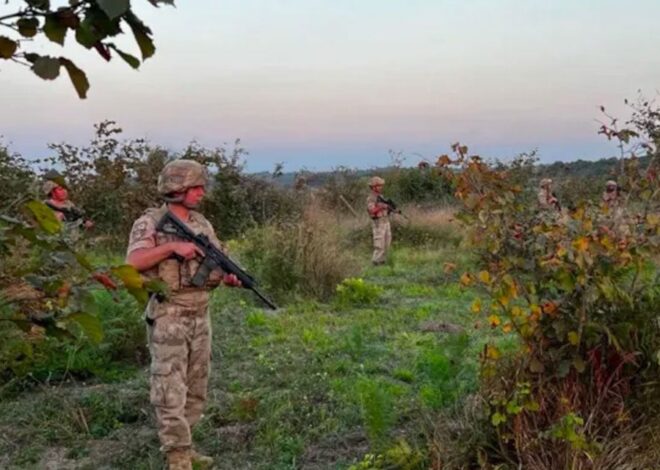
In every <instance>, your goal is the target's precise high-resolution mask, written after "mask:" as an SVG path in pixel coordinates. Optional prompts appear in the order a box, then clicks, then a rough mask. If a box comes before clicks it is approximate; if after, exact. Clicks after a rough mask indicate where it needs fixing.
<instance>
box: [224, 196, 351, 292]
mask: <svg viewBox="0 0 660 470" xmlns="http://www.w3.org/2000/svg"><path fill="white" fill-rule="evenodd" d="M237 250H238V254H239V256H240V258H241V261H242V262H244V263H245V264H246V265H247V266H248V267H249V268H250V270H251V271H253V272H254V273H255V275H256V276H257V278H258V279H259V280H260V282H261V283H262V284H264V285H265V286H266V287H267V289H268V291H269V292H271V293H273V294H274V295H275V296H276V297H278V298H279V299H284V298H285V297H287V296H289V295H291V294H301V295H304V296H311V297H314V298H317V299H320V300H326V299H328V298H330V297H331V296H332V294H333V293H334V291H335V288H336V286H337V284H339V283H340V282H341V281H342V280H343V279H345V278H347V277H349V276H352V275H354V274H356V273H357V272H358V271H359V268H360V264H359V262H358V260H357V258H356V257H355V256H354V255H353V254H352V253H351V252H349V251H347V250H346V249H345V248H344V246H343V241H342V235H341V231H340V230H339V227H338V226H337V224H336V222H335V219H334V217H332V215H331V214H329V213H328V212H325V211H323V210H321V209H320V208H319V207H318V206H315V205H312V206H309V207H307V208H306V210H305V211H304V212H303V214H302V216H301V218H300V219H299V220H298V221H296V222H281V223H275V224H271V225H267V226H264V227H257V228H254V229H252V230H250V231H248V232H247V234H246V235H245V237H244V238H243V239H242V240H241V241H240V242H239V243H238V244H237Z"/></svg>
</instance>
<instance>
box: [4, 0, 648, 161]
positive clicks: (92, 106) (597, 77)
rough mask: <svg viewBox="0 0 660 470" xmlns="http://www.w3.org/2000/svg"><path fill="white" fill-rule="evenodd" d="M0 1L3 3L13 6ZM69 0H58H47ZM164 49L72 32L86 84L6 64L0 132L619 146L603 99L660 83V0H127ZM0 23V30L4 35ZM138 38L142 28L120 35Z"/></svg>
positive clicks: (431, 151)
mask: <svg viewBox="0 0 660 470" xmlns="http://www.w3.org/2000/svg"><path fill="white" fill-rule="evenodd" d="M20 3H22V2H20V1H18V0H9V4H8V5H5V4H4V2H2V3H0V16H1V15H2V14H3V13H6V12H9V11H12V7H14V10H15V7H16V6H17V5H19V4H20ZM52 3H55V4H57V2H55V1H54V2H52ZM132 4H133V5H134V8H135V10H136V11H137V12H138V14H139V16H141V17H142V18H143V19H144V20H145V22H146V23H147V24H148V25H149V26H150V27H151V29H152V30H153V32H154V39H155V43H156V47H157V51H156V54H155V56H154V57H152V58H150V59H148V60H147V61H146V62H145V63H144V64H143V65H142V66H141V68H140V70H139V71H135V70H133V69H131V68H130V67H128V65H126V64H125V63H123V62H122V61H121V60H120V59H119V58H114V59H113V60H112V61H111V62H110V63H106V62H104V61H103V60H102V59H101V58H100V56H98V54H96V52H93V51H87V50H85V49H83V48H82V47H80V46H78V45H77V44H76V43H75V41H74V38H73V37H72V36H71V35H70V36H69V37H67V45H66V46H65V49H64V51H63V50H62V48H61V47H60V46H59V45H56V44H52V43H47V42H39V43H36V44H35V45H34V47H35V48H36V49H37V52H40V53H50V54H53V55H62V54H63V53H66V55H67V56H68V57H70V58H71V59H73V60H74V62H76V64H78V65H79V66H80V67H82V68H83V69H84V70H85V71H86V72H87V75H88V77H89V80H90V82H91V89H90V91H89V94H88V98H87V100H79V99H78V98H77V97H76V95H75V92H74V90H73V88H72V86H71V84H70V82H69V81H68V77H66V75H63V76H61V77H60V78H59V79H58V80H56V81H53V82H45V81H42V80H41V79H39V78H37V77H36V76H34V75H33V74H32V72H30V71H29V70H28V69H26V68H24V67H21V66H18V65H15V64H13V63H0V135H2V136H3V138H2V139H3V141H4V143H5V144H9V146H10V148H11V149H12V150H14V151H17V152H20V153H22V154H23V155H25V156H27V157H30V158H37V157H42V156H45V155H48V149H47V144H48V143H49V142H61V141H66V142H68V143H73V144H77V145H83V144H85V143H86V142H88V141H89V140H90V139H91V136H92V131H93V123H95V122H99V121H101V120H103V119H112V120H115V121H117V122H118V123H119V124H120V126H121V127H122V128H123V129H124V131H125V132H124V135H125V136H126V137H127V138H135V137H146V138H148V139H149V140H150V141H151V142H153V143H155V144H159V145H162V146H165V147H167V148H170V149H172V150H175V151H176V150H180V149H181V148H183V147H185V145H186V144H187V143H188V142H190V141H191V140H193V139H195V140H197V141H199V142H200V143H202V144H203V145H207V146H210V147H215V146H222V145H224V144H225V143H228V146H229V147H230V148H231V146H232V143H233V141H234V140H235V139H237V138H240V139H241V143H242V146H243V147H245V148H246V149H247V150H248V152H249V155H248V156H247V167H248V170H251V171H263V170H269V169H272V168H273V166H274V165H275V163H277V162H284V165H285V166H284V168H285V170H289V171H294V170H298V169H301V168H306V169H309V170H324V169H330V168H333V167H337V166H342V165H343V166H350V167H359V168H368V167H375V166H385V165H387V164H389V163H390V162H391V161H390V156H389V151H390V150H393V151H395V152H402V153H403V155H405V156H407V160H406V163H408V164H415V163H416V162H417V161H419V160H420V159H421V158H427V159H433V158H434V157H435V156H437V155H440V154H442V153H446V152H448V150H449V146H450V144H451V143H452V142H456V141H460V142H462V143H464V144H467V145H468V146H469V147H470V149H471V151H473V152H476V153H479V154H481V155H486V156H493V157H499V158H506V157H510V156H513V155H515V154H517V153H520V152H525V151H529V150H532V149H535V148H536V149H538V151H539V154H540V157H541V160H542V161H544V162H551V161H555V160H564V161H568V160H575V159H578V158H583V159H596V158H600V157H606V156H612V155H615V154H616V149H615V148H614V146H613V145H612V144H611V143H608V142H607V141H606V140H605V139H604V138H603V137H602V136H598V135H597V129H598V127H599V123H598V119H600V118H601V115H600V111H599V106H600V105H604V106H605V107H606V108H607V109H608V110H609V111H610V112H611V113H613V114H615V115H618V116H621V117H623V118H625V117H626V115H627V110H626V108H625V106H624V105H623V101H624V99H625V98H629V99H630V98H632V99H634V98H636V96H637V94H638V90H642V92H643V93H644V94H645V95H646V96H648V97H654V96H655V95H656V94H657V93H658V91H657V90H660V54H659V53H658V45H659V44H660V28H658V27H657V19H658V18H660V2H657V1H656V0H630V1H628V2H621V1H620V0H617V1H614V0H598V1H596V0H572V1H567V0H554V1H548V0H545V1H541V0H462V1H459V0H405V1H404V0H240V1H239V0H194V1H191V0H179V1H178V2H177V6H176V8H172V7H161V8H158V9H157V8H153V7H152V6H151V5H150V4H149V3H148V2H147V1H146V0H133V2H132ZM1 33H2V32H0V34H1ZM116 42H117V43H118V45H121V46H122V47H123V48H124V49H126V50H128V51H130V52H133V53H134V54H135V55H138V50H137V46H136V45H135V44H134V43H133V41H132V38H131V37H129V36H128V35H127V37H126V38H122V39H121V40H118V41H116Z"/></svg>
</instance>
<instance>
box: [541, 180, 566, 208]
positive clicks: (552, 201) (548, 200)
mask: <svg viewBox="0 0 660 470" xmlns="http://www.w3.org/2000/svg"><path fill="white" fill-rule="evenodd" d="M537 197H538V201H539V207H540V208H541V209H542V210H546V211H547V210H554V211H561V205H560V204H559V199H558V198H557V196H556V195H555V193H554V192H552V180H551V179H550V178H543V179H542V180H541V183H540V184H539V192H538V196H537Z"/></svg>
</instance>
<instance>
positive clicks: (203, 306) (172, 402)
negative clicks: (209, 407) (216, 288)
mask: <svg viewBox="0 0 660 470" xmlns="http://www.w3.org/2000/svg"><path fill="white" fill-rule="evenodd" d="M204 299H205V301H203V302H199V301H198V302H185V303H184V305H180V304H173V303H170V302H164V303H158V302H154V304H155V305H153V307H151V308H150V309H148V310H147V322H148V323H149V326H148V327H147V333H148V337H149V351H150V353H151V368H150V371H151V377H150V382H151V391H150V400H151V404H152V405H153V406H154V407H155V410H156V421H157V423H158V437H159V438H160V442H161V445H162V447H161V450H162V451H163V452H167V451H169V450H171V449H175V448H182V447H183V448H186V447H190V446H191V444H192V438H191V430H192V427H193V426H194V425H195V424H196V423H197V422H198V421H199V419H200V418H201V416H202V412H203V410H204V405H205V403H206V396H207V389H208V379H209V366H210V361H211V325H210V321H209V313H208V297H206V296H204Z"/></svg>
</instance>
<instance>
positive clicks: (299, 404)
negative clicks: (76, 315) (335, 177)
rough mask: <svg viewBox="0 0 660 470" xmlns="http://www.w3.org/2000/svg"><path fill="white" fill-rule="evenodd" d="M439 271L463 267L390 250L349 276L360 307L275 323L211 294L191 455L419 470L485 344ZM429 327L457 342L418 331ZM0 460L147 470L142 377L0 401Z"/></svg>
mask: <svg viewBox="0 0 660 470" xmlns="http://www.w3.org/2000/svg"><path fill="white" fill-rule="evenodd" d="M361 262H362V263H363V265H364V266H368V261H367V258H366V254H365V257H364V258H363V259H362V260H361ZM446 262H452V263H456V264H457V265H458V266H459V268H458V269H457V271H456V272H457V273H460V271H461V268H462V267H466V266H467V265H469V263H470V259H469V256H468V255H466V254H465V253H463V252H461V251H460V250H456V249H455V248H454V247H453V246H451V247H448V248H447V249H444V250H443V249H424V248H422V249H413V248H409V247H403V248H399V249H397V250H396V251H395V252H394V253H393V260H392V261H391V262H390V263H389V264H388V265H386V266H381V267H378V268H373V267H369V268H367V269H366V270H364V272H363V273H362V275H361V279H363V283H364V285H366V286H370V287H373V288H375V292H377V295H367V296H366V297H367V298H368V301H366V302H364V301H362V300H364V296H361V295H359V294H360V292H358V294H357V295H355V296H354V297H355V298H357V299H358V300H357V301H352V299H353V297H352V296H351V295H348V296H344V298H341V299H339V300H337V299H336V298H335V299H331V300H330V301H329V302H327V303H318V302H314V301H309V300H307V301H306V300H296V301H294V302H293V303H291V304H289V305H288V306H287V307H286V308H285V309H282V310H281V311H279V312H277V313H275V314H272V313H268V312H265V311H263V310H261V309H258V308H256V307H254V306H253V304H252V302H251V301H250V300H247V298H246V297H244V296H245V295H246V294H247V293H240V294H237V293H235V292H232V291H229V290H221V291H218V293H217V294H216V295H215V296H214V298H213V304H212V312H213V315H212V316H213V327H214V331H213V335H214V336H213V337H214V339H213V342H214V344H213V352H214V363H213V371H212V377H211V383H210V390H209V402H208V406H207V409H206V413H205V417H204V419H203V420H202V421H201V423H200V424H199V426H197V428H196V429H195V431H194V439H195V441H196V442H197V444H198V446H199V447H200V448H201V449H203V450H204V451H205V452H207V453H209V454H211V455H213V456H215V457H216V458H217V462H218V468H226V469H236V468H251V469H252V468H254V469H293V468H308V469H332V468H336V469H343V468H349V467H350V466H351V465H355V464H357V463H358V462H363V461H364V459H368V458H369V457H368V456H367V457H365V454H368V453H380V454H382V455H386V456H387V455H389V456H393V455H396V459H406V458H407V457H406V456H405V455H404V456H403V457H402V455H403V454H405V453H406V452H408V453H409V454H410V456H411V457H410V459H409V461H410V462H416V463H414V464H411V465H412V467H411V468H426V465H427V462H424V458H423V456H424V455H426V451H425V446H426V445H427V441H428V434H429V433H432V429H431V428H432V426H430V425H429V423H432V422H433V419H434V418H433V416H436V415H437V413H440V412H441V410H443V409H445V408H447V407H451V406H452V405H454V404H455V403H456V402H457V400H460V399H462V397H464V396H466V395H467V394H469V393H470V392H471V391H474V390H475V389H476V387H477V361H478V354H479V351H481V349H482V347H483V344H484V342H485V341H486V340H487V339H489V338H491V337H492V335H493V334H494V333H492V332H491V330H489V329H474V328H473V323H474V321H473V318H472V317H471V316H470V315H471V314H470V313H469V305H470V303H471V301H472V299H473V297H474V293H473V292H470V291H464V290H461V289H460V288H458V287H457V285H456V280H457V277H458V274H455V273H454V274H445V273H444V272H443V270H442V266H443V264H444V263H446ZM357 289H358V291H359V289H361V287H359V286H358V287H357ZM367 289H369V288H367ZM369 292H372V290H370V291H369ZM135 314H136V315H139V314H138V313H137V312H135ZM429 322H436V323H437V322H442V323H449V324H454V325H457V326H460V327H461V328H462V329H463V330H464V331H465V334H452V333H445V332H438V331H432V330H427V329H425V328H423V325H424V324H426V323H429ZM406 449H408V450H406ZM402 453H403V454H402ZM406 455H407V454H406ZM0 456H2V457H0V467H2V468H5V467H8V468H12V467H13V468H45V467H46V466H47V465H49V464H50V465H51V466H52V465H53V464H55V467H54V468H58V467H57V465H60V466H66V465H69V466H70V467H71V468H135V469H151V468H160V465H162V463H161V462H162V461H161V457H160V455H159V451H158V442H157V437H156V433H155V426H154V419H153V412H152V409H151V407H150V405H149V403H148V390H147V379H146V371H145V370H140V371H139V372H134V373H132V375H131V376H130V377H129V378H123V380H121V381H119V382H117V381H110V382H108V381H104V382H102V383H96V384H94V385H93V386H86V385H84V384H81V383H79V382H76V383H63V384H61V385H59V386H56V387H53V386H41V385H39V386H36V387H35V388H34V389H32V390H30V391H27V392H26V393H24V394H21V395H20V396H18V397H16V398H14V399H12V400H5V401H3V402H2V403H0ZM420 456H422V457H420ZM387 458H390V457H387ZM391 458H394V457H391ZM67 468H69V467H67Z"/></svg>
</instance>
